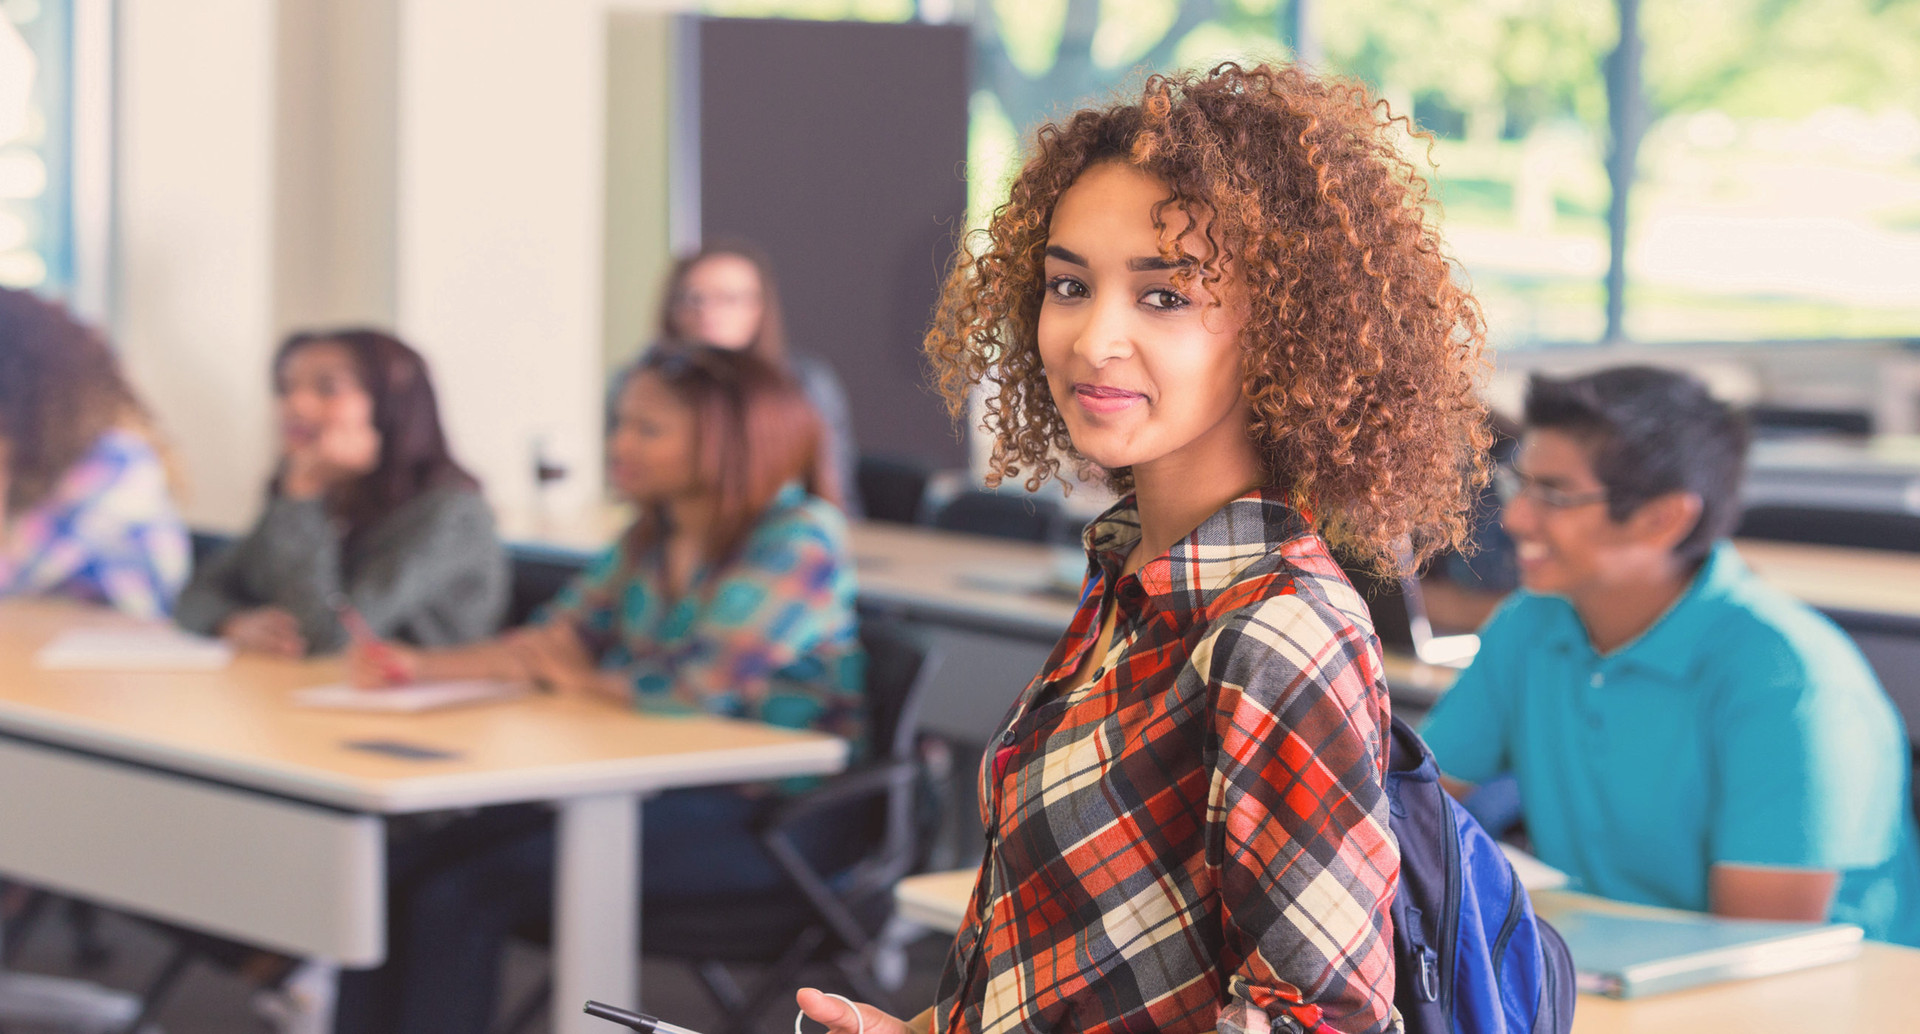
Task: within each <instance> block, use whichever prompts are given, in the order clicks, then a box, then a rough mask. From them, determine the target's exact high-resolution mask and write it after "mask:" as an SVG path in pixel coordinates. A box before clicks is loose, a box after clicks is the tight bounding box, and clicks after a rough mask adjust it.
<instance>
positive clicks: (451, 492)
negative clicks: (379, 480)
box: [174, 488, 508, 654]
mask: <svg viewBox="0 0 1920 1034" xmlns="http://www.w3.org/2000/svg"><path fill="white" fill-rule="evenodd" d="M507 588H508V570H507V559H506V554H505V552H504V551H503V550H502V549H501V547H500V541H499V539H498V538H497V537H496V536H495V534H494V526H493V512H492V511H491V510H490V509H488V507H487V503H486V500H485V499H483V498H482V497H481V496H480V493H478V492H475V491H471V490H469V489H464V488H437V489H432V490H429V491H427V492H424V493H422V494H420V495H419V496H417V497H415V498H414V499H412V500H410V501H408V502H407V503H406V504H405V505H403V506H401V507H399V508H397V509H395V510H394V511H393V512H392V513H390V514H387V515H386V516H385V517H384V518H382V519H381V520H380V521H378V522H377V523H375V524H374V525H373V527H371V528H369V529H367V531H366V532H364V533H363V534H361V535H359V536H357V537H356V538H355V540H354V541H353V543H352V544H351V547H350V548H349V546H348V544H347V543H346V542H345V541H344V540H343V536H342V534H341V532H340V530H339V529H338V528H337V527H336V526H335V524H334V522H333V520H332V519H331V518H330V517H329V516H328V515H327V512H326V509H325V507H324V506H323V505H322V504H321V503H320V502H318V501H296V500H291V499H284V498H276V499H273V500H271V501H269V502H268V504H267V510H266V512H265V513H264V514H262V515H261V516H260V521H259V523H258V524H256V525H254V527H253V530H252V531H250V532H248V533H247V535H246V537H244V538H242V539H240V540H239V541H238V542H235V543H234V544H233V545H231V546H229V547H228V548H227V549H226V550H224V551H223V552H221V553H220V554H219V555H218V556H216V557H214V558H213V560H212V561H210V562H209V563H208V564H207V565H206V566H205V567H203V568H202V569H200V570H198V571H195V572H194V575H193V581H192V582H191V583H190V584H188V586H187V589H186V592H184V593H182V594H181V596H180V602H179V604H178V605H177V606H176V608H175V612H174V615H175V620H177V621H178V622H179V623H180V625H181V627H183V628H186V629H188V630H190V631H194V632H200V633H203V634H207V635H212V634H214V633H215V632H217V631H218V630H219V628H220V625H221V624H222V623H224V622H225V621H226V620H227V618H228V617H230V616H232V615H233V614H234V613H236V612H238V611H242V610H247V609H250V608H254V607H267V606H273V607H280V608H282V609H284V610H286V611H288V612H290V613H292V614H293V616H294V617H295V618H297V619H298V620H299V622H300V634H301V635H303V636H305V637H306V640H307V649H308V650H309V651H310V652H312V653H316V654H320V653H333V652H335V651H338V650H340V649H343V648H344V647H345V646H346V644H347V633H346V629H344V628H342V627H341V625H340V620H339V619H338V618H337V617H336V616H335V615H334V612H333V608H332V607H331V606H329V604H328V600H329V599H330V598H331V597H332V595H333V594H334V593H344V594H345V595H346V597H347V599H348V600H349V601H351V602H352V603H353V605H354V607H355V608H356V609H358V610H359V611H360V613H361V615H362V616H364V617H365V618H366V620H367V624H369V625H371V626H372V627H373V631H374V632H375V633H376V634H377V635H379V636H381V637H382V638H393V639H399V640H402V641H404V642H409V643H413V644H416V645H419V646H448V645H453V644H457V643H467V642H472V641H474V640H476V639H482V638H485V637H486V636H489V635H492V634H493V632H494V631H495V629H496V628H497V627H498V626H499V623H500V617H501V615H502V613H503V612H504V611H505V610H506V605H507Z"/></svg>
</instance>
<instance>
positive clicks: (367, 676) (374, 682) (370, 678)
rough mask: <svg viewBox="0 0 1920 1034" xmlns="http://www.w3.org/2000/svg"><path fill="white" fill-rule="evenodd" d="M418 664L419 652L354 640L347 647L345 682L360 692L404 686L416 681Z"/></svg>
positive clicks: (418, 673)
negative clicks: (358, 688) (361, 690)
mask: <svg viewBox="0 0 1920 1034" xmlns="http://www.w3.org/2000/svg"><path fill="white" fill-rule="evenodd" d="M421 661H422V656H421V652H420V651H419V650H414V649H410V648H408V647H405V646H400V645H399V644H397V643H389V642H384V641H382V642H376V643H362V642H359V641H358V640H355V641H354V642H352V643H349V644H348V645H347V681H348V682H350V683H352V684H353V685H355V686H358V687H360V688H361V689H383V688H386V687H388V686H404V685H406V684H407V683H409V682H418V681H419V680H420V669H421Z"/></svg>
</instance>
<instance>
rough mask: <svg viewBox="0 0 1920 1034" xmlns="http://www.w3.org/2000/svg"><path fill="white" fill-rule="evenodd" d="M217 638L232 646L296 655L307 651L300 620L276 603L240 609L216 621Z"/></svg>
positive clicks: (248, 650)
mask: <svg viewBox="0 0 1920 1034" xmlns="http://www.w3.org/2000/svg"><path fill="white" fill-rule="evenodd" d="M220 638H222V639H225V640H226V641H227V642H229V643H232V644H233V647H234V649H236V650H241V651H244V652H248V653H264V654H270V655H272V656H275V657H290V658H295V659H298V658H300V657H305V656H306V655H307V640H306V637H305V636H303V635H301V634H300V621H299V619H297V618H295V617H294V616H293V615H292V614H290V613H288V612H286V611H284V610H281V609H280V608H279V607H255V608H253V609H252V610H243V611H240V612H239V613H237V614H234V615H233V616H232V617H229V618H227V620H225V621H223V622H221V623H220Z"/></svg>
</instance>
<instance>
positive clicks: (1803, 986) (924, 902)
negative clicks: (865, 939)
mask: <svg viewBox="0 0 1920 1034" xmlns="http://www.w3.org/2000/svg"><path fill="white" fill-rule="evenodd" d="M974 877H975V872H974V870H972V869H964V870H955V871H952V872H936V873H928V874H926V875H923V876H909V877H907V878H906V879H904V880H901V881H900V884H899V886H898V887H897V888H895V890H894V900H895V902H896V903H897V904H898V906H899V910H900V915H901V916H902V917H904V918H906V919H909V920H911V921H913V922H917V923H920V924H922V925H923V926H927V927H930V928H932V929H935V930H939V931H943V932H951V931H955V930H958V929H959V928H960V924H961V922H962V920H963V919H964V918H965V915H966V908H967V899H968V897H969V896H970V895H971V894H972V893H973V881H974ZM1556 893H1557V892H1553V891H1543V892H1541V893H1540V894H1538V895H1537V897H1538V898H1539V900H1540V902H1541V904H1542V905H1543V906H1545V905H1547V904H1548V903H1549V902H1550V901H1551V900H1552V899H1553V897H1554V896H1555V895H1556ZM1589 900H1591V899H1589ZM1619 907H1621V908H1631V907H1632V906H1619ZM1916 985H1920V951H1916V950H1914V949H1912V948H1901V947H1895V946H1893V945H1887V944H1874V943H1869V944H1867V945H1866V947H1865V948H1864V949H1863V950H1862V952H1861V953H1860V956H1859V957H1858V958H1856V959H1852V960H1850V961H1847V962H1840V963H1834V964H1832V965H1828V966H1820V967H1817V968H1815V969H1807V970H1801V971H1799V972H1795V973H1783V974H1780V975H1779V976H1772V977H1764V978H1761V979H1758V980H1744V981H1737V982H1733V983H1726V984H1716V985H1712V986H1709V987H1699V988H1694V989H1691V990H1687V991H1676V992H1673V993H1671V994H1664V995H1655V996H1652V997H1649V998H1636V999H1631V1000H1627V1001H1622V1000H1617V999H1612V998H1603V997H1601V996H1599V995H1587V994H1583V995H1581V996H1580V999H1579V1001H1578V1003H1576V1005H1575V1006H1574V1013H1573V1031H1574V1034H1721V1032H1725V1034H1800V1032H1802V1031H1806V1030H1810V1029H1812V1030H1834V1031H1862V1032H1866V1031H1873V1032H1880V1031H1886V1032H1893V1031H1912V1030H1920V997H1916V996H1915V995H1914V993H1913V988H1914V987H1915V986H1916Z"/></svg>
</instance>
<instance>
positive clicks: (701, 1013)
mask: <svg viewBox="0 0 1920 1034" xmlns="http://www.w3.org/2000/svg"><path fill="white" fill-rule="evenodd" d="M99 923H100V925H99V931H100V936H101V939H102V941H103V942H104V943H105V944H106V945H107V947H108V948H109V950H110V952H111V956H110V957H109V958H108V960H107V962H106V963H105V965H103V966H102V967H100V968H99V969H96V970H91V971H85V972H83V971H81V970H80V969H79V968H78V967H76V965H75V963H74V959H73V950H72V943H73V942H72V937H71V932H70V927H69V926H68V924H67V923H66V922H65V921H64V920H62V919H61V918H60V917H58V916H49V917H48V918H47V919H45V920H43V921H42V922H40V923H38V924H37V925H36V927H35V928H34V929H33V930H32V931H30V936H29V937H27V938H26V939H25V940H23V941H22V942H21V943H20V944H19V945H18V948H19V955H18V960H17V963H16V964H15V967H14V968H15V970H16V971H18V972H27V973H47V974H55V975H60V976H82V977H86V978H87V979H90V980H96V981H99V982H100V983H103V984H106V985H108V986H111V987H115V988H122V989H127V990H138V989H139V988H140V987H141V986H142V985H144V984H145V982H146V981H147V980H149V979H151V977H152V976H153V974H154V973H155V972H156V971H157V970H158V969H159V968H160V965H161V964H162V962H164V960H165V958H166V953H167V947H168V946H167V942H166V941H165V940H164V939H163V938H162V937H161V936H160V935H159V934H157V933H156V932H154V930H153V929H152V928H150V927H147V926H145V925H143V924H141V923H138V922H135V921H133V920H130V919H127V918H125V917H122V916H119V915H114V914H104V915H102V916H101V917H100V921H99ZM946 945H947V939H946V938H945V937H941V936H929V937H923V938H921V939H919V940H918V941H915V942H914V943H913V944H912V945H911V946H910V947H909V948H908V951H907V957H908V971H907V981H906V985H905V986H904V987H903V988H902V989H901V990H900V992H899V993H898V998H899V1000H900V1001H901V1002H902V1003H918V1004H926V1005H930V1004H932V1002H933V996H934V991H935V988H936V985H937V984H938V982H939V977H940V966H941V963H942V961H943V959H944V956H945V952H946ZM545 965H546V955H545V953H544V952H542V951H540V950H538V949H534V948H521V947H516V948H515V949H514V950H513V951H512V952H511V953H510V954H509V957H508V961H507V973H506V983H507V1001H508V1002H509V1003H510V1005H509V1007H511V1003H518V1002H520V1001H521V1000H522V997H523V996H524V995H525V994H527V992H528V990H529V989H530V988H531V987H532V986H533V984H534V982H535V981H537V980H538V979H539V977H540V975H541V972H542V969H543V967H544V966H545ZM818 979H820V980H822V981H827V980H830V979H831V977H830V975H829V974H827V973H822V974H819V976H818ZM641 981H642V987H641V995H642V996H643V999H644V1001H645V1003H646V1009H647V1011H648V1012H650V1013H653V1014H654V1015H657V1016H660V1017H662V1018H664V1019H668V1020H671V1021H672V1022H674V1023H676V1024H679V1025H680V1026H683V1027H687V1028H690V1029H692V1030H696V1031H717V1030H719V1029H720V1022H719V1013H718V1011H717V1010H716V1009H715V1008H714V1006H713V1004H712V1003H711V1002H710V1001H709V1000H708V998H707V996H706V992H705V990H704V989H703V988H702V986H701V985H700V982H699V981H698V979H697V978H695V976H694V975H693V973H692V971H691V970H690V969H688V968H687V967H685V966H681V965H679V964H677V963H673V962H667V961H660V960H654V959H648V960H647V961H646V964H645V965H644V966H642V967H641ZM823 986H827V987H829V988H831V987H832V986H833V985H831V984H823ZM252 990H253V989H252V988H251V987H250V986H248V985H247V983H246V982H245V981H243V980H241V979H240V978H239V977H237V976H235V975H234V974H232V973H230V972H228V971H226V970H224V969H221V968H219V967H217V966H214V965H210V964H206V963H199V962H196V963H195V964H194V965H193V966H192V967H191V968H189V970H188V971H187V974H186V976H185V977H184V978H183V979H182V980H181V982H180V984H179V985H178V987H177V989H176V990H175V991H174V993H173V995H172V996H171V997H170V998H169V999H168V1001H167V1002H166V1004H165V1005H164V1007H163V1008H162V1009H161V1010H160V1014H159V1024H160V1027H161V1029H162V1031H164V1032H165V1034H266V1032H268V1031H270V1030H271V1028H270V1027H269V1026H268V1025H267V1024H266V1023H265V1022H264V1021H262V1020H260V1019H259V1018H258V1017H256V1016H255V1015H254V1014H253V1011H252V1009H251V1008H250V1007H249V1004H248V999H249V996H250V995H251V993H252ZM916 1011H917V1010H916ZM790 1015H791V1014H790V1013H781V1014H776V1013H774V1012H769V1013H768V1014H767V1016H766V1018H765V1019H764V1020H763V1021H762V1023H761V1027H762V1029H763V1030H765V1031H768V1032H774V1034H777V1032H780V1031H785V1030H787V1029H789V1026H788V1025H789V1024H790V1023H791V1022H792V1021H791V1019H790V1018H789V1017H790ZM547 1029H548V1024H547V1022H546V1019H545V1017H542V1018H541V1019H540V1020H539V1021H538V1022H536V1023H535V1024H534V1025H533V1026H531V1027H529V1028H528V1029H527V1031H526V1032H525V1034H545V1032H546V1031H547ZM620 1029H621V1028H619V1027H615V1026H612V1025H608V1027H607V1031H608V1034H614V1032H615V1031H618V1030H620ZM812 1029H813V1030H816V1031H817V1030H819V1029H820V1028H818V1027H813V1028H812ZM5 1034H65V1032H60V1031H56V1030H53V1029H46V1030H44V1031H43V1029H41V1028H31V1027H25V1026H20V1025H9V1026H8V1027H7V1028H6V1030H5Z"/></svg>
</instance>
